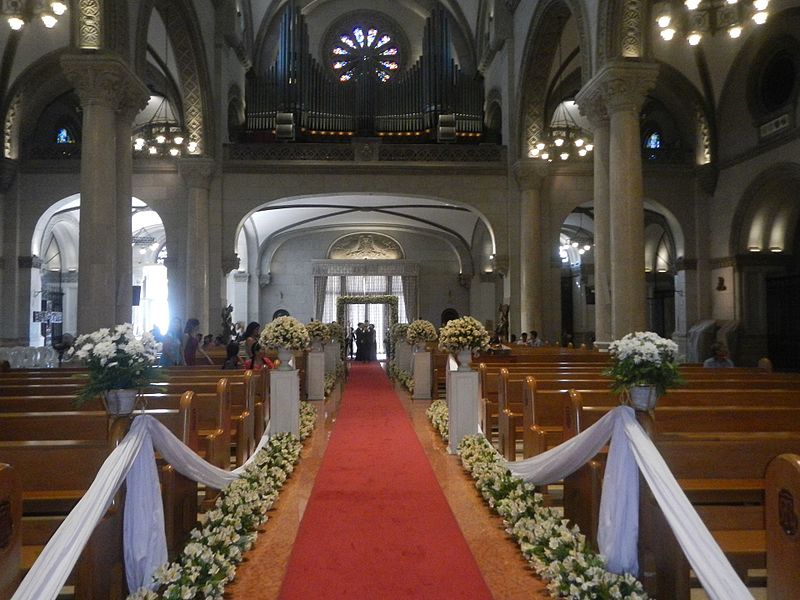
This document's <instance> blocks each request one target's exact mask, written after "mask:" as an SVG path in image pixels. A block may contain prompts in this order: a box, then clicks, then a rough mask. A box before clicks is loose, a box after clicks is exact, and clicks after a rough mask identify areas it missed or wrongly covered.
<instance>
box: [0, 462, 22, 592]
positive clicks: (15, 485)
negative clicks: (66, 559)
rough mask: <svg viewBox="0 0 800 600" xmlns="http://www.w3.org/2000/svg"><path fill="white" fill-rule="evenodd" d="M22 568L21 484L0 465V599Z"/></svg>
mask: <svg viewBox="0 0 800 600" xmlns="http://www.w3.org/2000/svg"><path fill="white" fill-rule="evenodd" d="M21 564H22V484H21V483H20V480H19V477H17V473H16V472H15V471H14V468H13V467H12V466H11V465H7V464H5V463H2V464H0V598H2V599H3V600H5V599H6V598H10V597H11V595H12V594H13V593H14V590H15V589H16V588H17V586H18V585H19V576H20V566H21Z"/></svg>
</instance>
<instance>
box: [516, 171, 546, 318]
mask: <svg viewBox="0 0 800 600" xmlns="http://www.w3.org/2000/svg"><path fill="white" fill-rule="evenodd" d="M514 175H515V176H516V178H517V182H518V184H519V188H520V202H519V227H520V229H519V265H520V329H519V330H520V331H531V330H533V329H538V330H541V329H542V325H543V322H544V314H543V313H544V311H543V297H544V295H543V293H542V290H543V286H544V279H543V264H544V262H545V261H546V260H547V259H546V258H545V257H546V254H544V253H543V251H542V232H543V227H542V193H541V191H542V182H543V180H544V177H546V175H547V165H545V164H543V161H541V160H535V159H525V160H522V161H519V162H517V163H516V164H515V165H514Z"/></svg>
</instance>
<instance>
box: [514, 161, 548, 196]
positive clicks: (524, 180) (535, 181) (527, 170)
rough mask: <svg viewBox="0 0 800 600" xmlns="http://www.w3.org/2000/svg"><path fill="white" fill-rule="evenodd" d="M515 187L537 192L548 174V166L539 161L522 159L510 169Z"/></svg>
mask: <svg viewBox="0 0 800 600" xmlns="http://www.w3.org/2000/svg"><path fill="white" fill-rule="evenodd" d="M512 169H513V171H514V177H515V178H516V180H517V185H519V188H520V189H521V190H539V189H541V187H542V182H543V181H544V179H545V177H547V175H548V174H549V173H550V167H549V164H548V163H547V162H545V161H543V160H541V159H535V158H523V159H520V160H518V161H517V162H515V163H514V166H513V167H512Z"/></svg>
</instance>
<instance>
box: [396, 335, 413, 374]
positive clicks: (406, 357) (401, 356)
mask: <svg viewBox="0 0 800 600" xmlns="http://www.w3.org/2000/svg"><path fill="white" fill-rule="evenodd" d="M411 356H412V354H411V346H410V345H409V343H408V342H406V341H405V340H399V341H398V342H397V343H396V344H395V345H394V362H395V364H396V365H397V368H398V369H402V370H403V371H408V372H409V373H410V372H411Z"/></svg>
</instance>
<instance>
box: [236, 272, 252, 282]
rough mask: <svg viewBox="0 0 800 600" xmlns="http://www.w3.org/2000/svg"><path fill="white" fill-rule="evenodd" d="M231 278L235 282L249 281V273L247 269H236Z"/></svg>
mask: <svg viewBox="0 0 800 600" xmlns="http://www.w3.org/2000/svg"><path fill="white" fill-rule="evenodd" d="M233 280H234V281H236V282H242V283H247V282H248V281H250V273H248V272H247V271H236V273H234V274H233Z"/></svg>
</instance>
